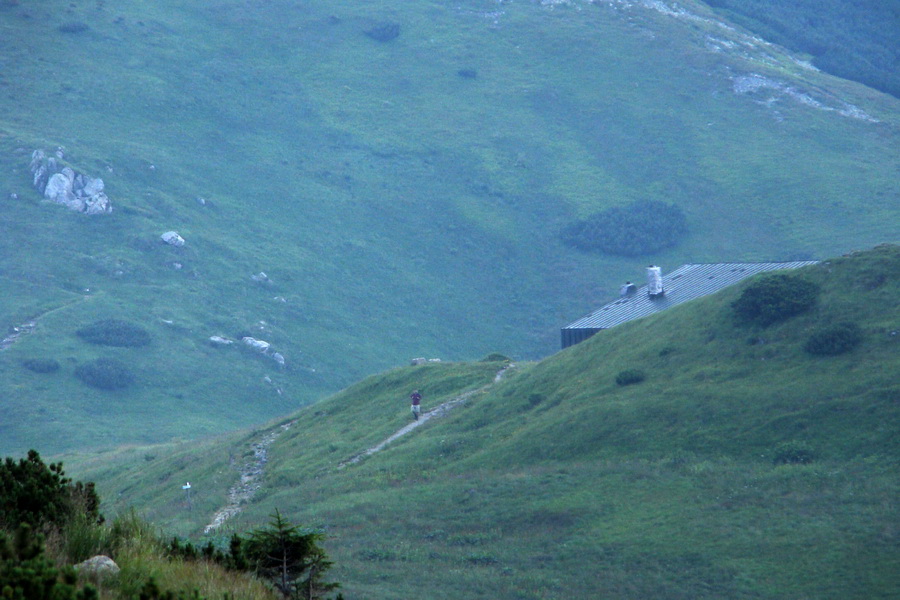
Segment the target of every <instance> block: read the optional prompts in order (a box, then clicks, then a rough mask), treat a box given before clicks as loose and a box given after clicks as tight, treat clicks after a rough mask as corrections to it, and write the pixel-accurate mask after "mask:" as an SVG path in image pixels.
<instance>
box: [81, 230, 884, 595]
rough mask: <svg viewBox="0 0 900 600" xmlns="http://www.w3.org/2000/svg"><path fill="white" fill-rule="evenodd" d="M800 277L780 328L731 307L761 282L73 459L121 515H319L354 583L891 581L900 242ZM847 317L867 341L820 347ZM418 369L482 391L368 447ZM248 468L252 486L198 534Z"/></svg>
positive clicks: (442, 589)
mask: <svg viewBox="0 0 900 600" xmlns="http://www.w3.org/2000/svg"><path fill="white" fill-rule="evenodd" d="M794 274H795V276H796V277H798V278H799V279H800V280H801V281H804V282H808V283H811V284H813V288H811V289H818V290H819V292H818V297H817V300H816V303H815V305H814V307H813V308H812V309H811V310H809V311H808V312H806V313H803V314H799V315H796V316H793V317H790V318H788V319H786V320H784V321H781V322H777V323H774V324H771V325H768V326H765V327H763V326H760V325H752V324H741V323H740V322H738V321H737V320H736V318H735V309H734V308H733V307H732V303H733V302H735V301H736V300H737V299H738V298H741V297H742V296H743V294H744V293H745V291H746V290H748V289H749V288H751V287H752V286H754V285H756V283H757V282H758V281H760V279H759V278H754V279H752V280H749V281H745V282H742V283H741V284H739V285H737V286H734V287H733V288H729V289H726V290H724V291H722V292H720V293H718V294H716V295H714V296H710V297H707V298H703V299H700V300H697V301H693V302H690V303H687V304H683V305H680V306H677V307H674V308H672V309H670V310H667V311H665V312H662V313H659V314H657V315H655V316H652V317H648V318H645V319H642V320H639V321H633V322H630V323H627V324H624V325H621V326H618V327H615V328H613V329H610V330H608V331H602V332H600V333H598V334H597V335H595V336H594V337H592V338H591V339H590V340H588V341H586V342H583V343H581V344H579V345H576V346H574V347H572V348H569V349H567V350H565V351H563V352H560V353H558V354H556V355H554V356H552V357H550V358H547V359H545V360H543V361H541V362H539V363H536V364H529V365H517V366H514V367H512V368H505V369H504V367H505V366H506V363H504V362H479V363H459V364H430V365H422V366H417V367H404V368H399V369H394V370H391V371H388V372H387V373H384V374H381V375H377V376H373V377H369V378H367V379H365V380H364V381H362V382H360V383H358V384H356V385H354V386H351V387H349V388H347V389H346V390H344V391H343V392H341V393H340V394H338V395H336V396H333V397H331V398H329V399H327V400H324V401H322V402H319V403H317V404H316V405H315V406H311V407H307V408H304V409H302V410H300V411H299V412H297V413H294V414H293V415H291V416H289V417H285V418H283V419H282V420H280V421H278V422H273V423H271V424H270V425H269V426H266V427H263V428H260V429H257V430H254V431H252V432H244V433H243V434H235V435H233V436H230V437H225V438H219V439H213V440H208V441H206V442H204V443H196V444H187V443H185V444H181V445H177V446H173V447H168V448H165V447H159V448H150V449H139V448H134V449H130V450H120V451H118V452H115V453H100V454H94V455H80V456H73V457H70V458H69V459H68V460H67V465H68V468H69V470H70V471H72V472H75V473H77V476H78V477H80V478H86V479H95V480H97V481H98V485H99V489H100V490H101V492H102V496H103V497H104V498H105V499H106V504H105V506H106V510H107V511H111V512H115V511H116V510H124V509H125V507H127V506H131V505H134V506H136V507H137V508H138V510H139V511H140V512H141V513H142V514H144V515H146V516H147V517H148V518H150V519H151V520H153V521H154V522H155V523H157V524H158V525H160V526H161V527H163V528H164V529H165V530H167V531H174V532H177V533H179V534H182V535H189V536H192V537H194V538H201V539H210V540H213V541H216V542H217V543H224V542H225V541H226V540H227V534H228V532H230V531H233V530H245V529H246V528H248V527H252V526H255V525H256V524H259V523H262V522H264V521H265V519H266V515H268V514H270V513H271V512H272V511H273V510H274V509H276V508H277V509H278V510H279V511H281V512H282V513H283V514H285V515H287V516H288V517H289V518H291V519H293V520H295V521H298V522H302V523H306V524H309V525H314V526H320V527H323V528H324V529H325V530H326V531H327V532H328V534H329V536H330V538H329V540H328V541H327V542H326V547H327V549H328V551H329V554H330V555H331V556H332V557H333V558H334V559H335V562H336V566H335V578H336V579H337V580H339V581H341V582H342V583H343V584H344V586H345V587H344V592H345V594H346V596H347V597H348V598H351V597H352V598H379V599H390V598H398V599H399V598H410V597H428V598H459V597H467V598H542V599H547V598H603V597H610V598H773V599H774V598H823V599H825V598H835V599H837V598H841V599H845V598H860V599H863V598H865V599H873V598H890V597H892V596H894V595H895V592H896V590H897V589H898V586H900V579H898V577H900V576H898V573H900V568H898V567H900V547H898V544H897V523H898V521H897V507H896V498H897V496H898V492H900V489H898V487H900V486H898V483H900V481H898V477H897V471H896V464H897V460H898V458H900V447H898V439H900V436H898V433H900V432H898V423H900V414H898V406H900V405H898V399H900V380H898V378H897V373H898V372H900V334H898V331H900V321H898V318H900V300H898V298H900V247H898V246H888V245H884V246H879V247H877V248H875V249H873V250H870V251H866V252H860V253H854V254H851V255H847V256H844V257H840V258H834V259H831V260H826V261H824V262H822V263H820V264H818V265H816V266H813V267H808V268H806V269H802V270H800V271H796V272H794ZM762 277H766V276H762ZM838 323H853V324H855V327H858V328H859V331H861V333H862V336H861V340H860V342H859V344H858V345H857V346H855V347H853V348H852V349H849V350H848V351H846V352H844V353H842V354H836V355H819V354H814V353H811V351H810V350H809V349H807V348H812V350H813V351H818V350H821V349H822V348H823V346H821V345H818V346H817V345H815V344H813V345H812V346H810V339H813V338H821V334H822V332H823V331H832V328H833V327H834V326H835V325H836V324H838ZM817 349H818V350H817ZM501 369H503V370H502V375H503V376H502V377H501V378H499V379H497V378H496V374H497V373H498V371H501ZM626 370H630V371H635V370H640V371H642V372H643V373H644V375H645V379H644V380H643V381H641V382H638V383H633V384H630V385H619V384H617V383H616V379H617V376H618V375H620V374H621V373H622V372H623V371H626ZM413 388H419V389H421V390H422V393H423V395H424V397H425V402H424V404H425V409H426V410H429V409H433V408H435V407H437V406H439V405H441V404H443V403H445V402H447V401H450V400H452V399H453V398H457V397H459V396H460V394H463V393H466V394H469V395H468V400H467V401H466V402H465V403H463V404H460V405H458V406H456V407H454V408H453V409H452V410H450V411H449V412H447V413H446V414H445V415H444V416H442V417H435V418H433V419H431V420H430V421H428V422H426V423H424V424H423V425H422V426H420V427H418V428H415V429H413V430H412V431H410V432H409V433H407V434H406V435H404V436H402V437H400V438H398V439H396V441H394V442H393V443H391V444H388V445H386V446H385V447H384V448H383V449H381V450H380V451H378V452H375V453H373V454H371V455H369V456H364V457H362V458H361V459H360V460H358V461H357V462H352V460H351V459H353V457H356V456H360V453H362V452H363V451H365V450H366V449H367V448H372V447H375V446H377V445H378V444H379V442H380V441H383V440H385V439H386V438H388V437H389V436H390V435H391V434H393V433H395V432H397V431H398V430H399V429H400V428H401V427H403V426H405V425H407V423H408V422H409V419H410V417H409V413H408V407H407V400H406V396H407V395H408V393H409V391H410V390H411V389H413ZM254 444H256V449H257V450H258V449H259V448H260V447H264V448H265V450H266V454H265V460H264V461H263V462H262V463H260V462H259V461H258V460H257V461H256V462H254V459H253V456H252V454H253V445H254ZM248 465H250V466H252V465H258V466H260V467H261V473H259V474H258V475H255V476H252V477H250V479H251V480H253V481H255V482H256V483H254V484H253V485H256V484H258V489H255V490H254V492H253V493H252V494H250V495H249V496H248V497H247V498H246V499H245V502H244V503H243V504H241V505H240V508H241V512H239V513H238V514H237V515H236V516H234V517H232V518H230V519H228V520H226V521H224V524H222V525H221V526H220V527H219V528H217V529H213V530H211V531H210V532H209V533H208V534H207V535H206V536H204V535H203V530H204V527H205V526H206V525H207V524H209V523H210V522H211V520H212V518H213V515H214V514H215V513H216V511H217V510H219V509H220V508H221V507H225V506H228V499H227V497H226V495H227V492H228V489H229V488H230V487H231V486H233V485H235V484H236V483H237V482H238V479H239V478H240V475H241V472H242V471H243V472H244V473H247V472H248ZM253 477H257V479H253ZM184 481H191V482H192V485H193V490H194V494H195V495H194V497H193V498H192V501H191V502H192V504H191V506H189V503H188V501H187V499H186V498H185V496H184V492H183V490H182V489H181V485H182V484H183V482H184ZM251 483H252V482H251Z"/></svg>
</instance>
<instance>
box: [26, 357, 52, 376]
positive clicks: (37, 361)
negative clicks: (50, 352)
mask: <svg viewBox="0 0 900 600" xmlns="http://www.w3.org/2000/svg"><path fill="white" fill-rule="evenodd" d="M22 366H23V367H25V368H26V369H28V370H29V371H34V372H35V373H55V372H56V371H59V361H58V360H56V359H54V358H26V359H25V360H23V361H22Z"/></svg>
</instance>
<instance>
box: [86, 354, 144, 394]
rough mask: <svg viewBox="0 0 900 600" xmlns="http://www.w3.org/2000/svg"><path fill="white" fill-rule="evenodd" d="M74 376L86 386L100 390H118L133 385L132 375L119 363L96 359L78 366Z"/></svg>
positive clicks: (109, 359)
mask: <svg viewBox="0 0 900 600" xmlns="http://www.w3.org/2000/svg"><path fill="white" fill-rule="evenodd" d="M75 376H76V377H77V378H78V379H80V380H81V381H82V382H84V383H85V384H86V385H89V386H91V387H94V388H97V389H101V390H120V389H123V388H127V387H128V386H130V385H131V384H132V383H134V375H133V374H132V373H131V371H130V370H129V369H128V367H126V366H125V364H124V363H123V362H121V361H118V360H116V359H114V358H98V359H97V360H92V361H91V362H88V363H84V364H83V365H79V366H78V367H77V368H76V369H75Z"/></svg>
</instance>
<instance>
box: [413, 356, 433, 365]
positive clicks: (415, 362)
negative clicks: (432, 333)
mask: <svg viewBox="0 0 900 600" xmlns="http://www.w3.org/2000/svg"><path fill="white" fill-rule="evenodd" d="M427 362H428V360H427V359H426V358H424V357H422V358H414V359H412V360H411V361H409V364H411V365H412V366H416V365H424V364H425V363H427Z"/></svg>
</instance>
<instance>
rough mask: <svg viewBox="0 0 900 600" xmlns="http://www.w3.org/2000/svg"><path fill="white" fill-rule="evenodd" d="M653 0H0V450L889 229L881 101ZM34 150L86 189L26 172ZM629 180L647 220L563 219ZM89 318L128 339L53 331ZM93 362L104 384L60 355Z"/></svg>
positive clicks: (133, 425) (174, 426)
mask: <svg viewBox="0 0 900 600" xmlns="http://www.w3.org/2000/svg"><path fill="white" fill-rule="evenodd" d="M666 6H667V5H664V4H659V3H657V4H653V3H649V4H644V3H634V4H632V3H627V2H626V3H622V2H610V3H605V2H599V3H587V2H563V3H559V2H542V3H532V2H521V3H502V5H498V4H497V3H496V2H493V1H480V0H473V1H467V2H462V3H460V2H445V1H437V0H431V1H423V2H406V3H400V4H398V3H396V2H383V1H376V2H365V3H355V4H354V3H342V4H340V5H335V3H333V2H321V1H314V2H304V3H299V4H298V3H296V2H288V1H287V0H275V1H272V2H266V3H263V4H260V3H237V2H231V3H224V2H213V3H209V2H204V3H197V2H184V1H179V0H161V1H159V2H153V3H147V2H139V1H137V0H123V1H120V2H115V3H104V2H70V1H68V0H66V1H65V2H64V1H62V0H46V1H44V2H40V3H33V2H31V3H26V2H14V1H6V2H0V192H2V198H3V210H2V211H0V331H10V332H11V334H14V335H16V336H17V337H15V338H14V339H13V340H12V343H10V344H9V347H8V348H6V349H4V350H2V351H0V395H2V397H3V398H4V402H3V405H2V407H0V450H4V451H6V452H10V453H13V452H15V453H21V452H24V451H25V450H26V449H27V448H29V447H30V446H32V445H35V443H36V442H38V441H39V442H41V445H42V446H43V447H44V452H60V451H64V450H68V449H75V448H86V447H91V448H109V447H114V446H116V445H119V444H129V443H137V444H145V443H155V442H168V441H172V440H178V439H193V438H198V437H203V436H207V435H211V434H219V433H222V432H223V431H226V430H229V429H234V428H239V427H245V426H246V425H247V424H248V423H258V422H262V421H265V420H267V419H271V418H274V417H276V416H277V415H281V414H285V413H286V412H288V411H290V410H294V409H295V408H297V407H299V406H301V405H304V404H307V403H308V402H310V401H313V400H315V399H318V398H321V397H324V396H326V395H328V394H330V393H334V392H335V391H337V390H339V389H341V388H343V387H346V386H347V385H349V384H351V383H353V382H355V381H358V380H360V379H362V378H363V377H365V376H367V375H370V374H372V373H376V372H379V371H384V370H386V369H389V368H392V367H396V366H397V365H403V364H408V362H409V360H410V359H411V358H413V357H419V356H424V357H428V358H431V357H439V358H442V359H444V360H451V361H464V360H475V359H478V358H479V357H481V356H484V355H486V354H488V353H489V352H493V351H500V352H504V353H506V354H509V355H510V356H512V357H513V358H515V359H516V360H535V359H538V358H541V357H544V356H547V355H548V354H550V353H551V352H553V351H555V350H556V349H557V348H558V330H559V327H560V326H561V325H563V324H565V323H566V322H568V321H570V320H572V319H574V318H577V317H579V316H580V315H582V314H583V313H584V312H585V311H586V310H588V309H589V308H590V307H592V306H594V305H595V304H596V303H597V302H598V301H601V300H603V299H605V298H608V297H610V296H611V295H612V294H614V293H615V290H616V289H617V288H618V285H619V284H620V283H621V282H622V281H624V280H626V279H634V278H635V275H636V273H639V272H640V270H639V269H640V267H638V265H643V264H646V263H647V262H654V263H656V264H660V265H662V266H663V268H664V269H670V268H673V267H676V266H678V265H679V264H681V263H684V262H703V261H719V260H729V261H734V260H789V259H793V258H807V257H821V256H830V255H834V254H840V253H843V252H846V251H849V250H852V249H855V248H865V247H871V246H872V245H874V244H876V243H879V242H883V241H893V240H896V239H897V236H898V228H897V223H898V221H900V201H898V198H900V195H898V179H897V164H898V158H900V155H898V148H900V144H898V143H897V142H898V139H900V138H898V124H900V104H898V102H900V101H898V100H897V99H895V98H892V97H889V96H886V95H884V94H880V93H877V92H874V91H873V90H871V89H868V88H865V87H863V86H861V85H859V84H855V83H851V82H847V81H843V80H840V79H837V78H834V77H831V76H828V75H825V74H822V73H818V72H815V71H812V70H810V69H808V68H806V67H804V66H803V64H802V61H797V60H795V58H796V57H793V56H790V55H787V54H785V53H784V52H783V51H782V50H780V49H778V48H777V47H774V46H769V45H766V44H762V43H759V42H757V41H754V40H753V39H752V38H749V37H747V36H745V35H744V34H742V33H740V32H738V31H737V30H734V29H730V28H728V27H727V23H723V22H719V21H717V20H716V19H717V17H715V16H714V14H713V13H712V12H711V10H710V9H708V8H706V7H705V6H704V5H702V4H700V3H697V2H683V3H680V5H679V6H680V8H679V9H678V10H674V9H670V10H667V9H665V7H666ZM379 32H380V33H379ZM394 34H396V37H393V38H392V39H389V38H391V36H392V35H394ZM60 147H62V150H61V154H62V158H61V159H59V162H60V165H65V164H68V165H71V167H72V168H73V169H75V170H76V171H78V172H80V173H84V174H86V175H88V176H89V177H92V178H93V177H102V178H103V179H104V182H105V193H107V194H108V196H109V198H110V200H111V202H112V204H113V207H114V211H113V212H112V213H111V214H108V215H96V216H90V217H89V216H86V215H81V214H76V213H73V212H71V211H69V210H67V209H65V208H63V207H61V206H56V205H53V204H52V203H49V202H47V201H43V200H41V196H40V194H39V193H38V192H37V191H36V190H34V189H32V179H33V178H32V175H31V173H30V172H29V163H30V161H31V155H32V151H33V150H35V149H43V150H44V151H46V152H47V153H48V154H49V155H50V156H51V157H52V156H54V154H55V152H56V150H57V149H58V148H60ZM201 200H202V202H201ZM640 201H656V202H662V203H664V204H666V205H670V206H673V207H675V208H677V209H678V211H680V212H679V213H678V214H683V216H684V222H685V227H684V231H685V232H686V233H685V234H684V235H683V236H682V237H680V238H679V239H678V240H676V245H675V246H672V247H669V248H666V249H664V250H660V251H656V252H654V253H652V254H648V255H644V256H638V257H622V256H617V255H615V254H603V253H591V252H583V251H581V250H579V249H577V248H575V247H573V246H571V245H568V244H566V243H564V241H563V239H562V237H561V233H562V232H564V231H567V230H568V228H569V227H570V226H572V225H573V224H576V223H578V222H580V220H582V219H588V218H590V217H592V216H594V215H595V214H597V213H600V212H602V211H605V210H608V209H620V208H622V207H628V206H631V205H632V203H634V202H640ZM654 206H658V204H657V205H654ZM680 230H681V228H679V231H680ZM168 231H177V232H178V233H179V234H180V235H181V236H182V237H183V238H184V239H185V240H186V245H185V246H184V247H182V248H175V247H172V246H167V245H165V244H164V243H162V242H161V241H160V236H161V234H163V233H164V232H168ZM260 273H264V274H265V275H266V277H265V278H263V277H261V276H260ZM254 276H255V277H256V278H257V279H259V281H255V280H253V279H252V277H254ZM108 319H115V320H119V321H124V322H126V323H128V324H129V326H134V327H139V328H141V329H143V330H144V331H145V332H146V335H147V336H149V339H150V343H149V344H147V345H143V346H133V347H118V346H105V345H96V344H91V343H89V342H87V341H85V339H83V338H82V337H79V336H78V335H76V332H77V331H78V330H79V329H82V328H84V327H89V326H92V325H94V324H96V323H97V322H102V321H105V320H108ZM7 328H19V329H20V330H21V331H20V332H18V333H17V332H15V331H13V330H12V329H7ZM211 336H224V337H227V338H230V339H231V340H234V341H236V342H237V343H236V344H235V345H233V346H230V347H216V346H214V345H212V344H211V343H210V342H209V341H208V339H209V338H210V337H211ZM243 337H253V338H256V339H260V340H264V341H266V342H268V343H270V344H271V345H272V346H271V348H272V351H271V352H270V355H269V356H264V355H260V354H256V353H254V352H253V351H252V350H250V349H249V348H247V347H243V346H241V344H240V339H241V338H243ZM2 345H4V346H6V344H2ZM276 351H277V352H278V353H279V354H280V355H281V356H282V357H283V358H284V359H285V365H284V368H281V367H279V365H278V363H277V362H275V361H274V360H273V359H272V354H273V353H274V352H276ZM96 360H101V363H95V362H94V361H96ZM110 360H113V361H118V362H116V363H109V362H102V361H110ZM29 361H31V362H29ZM34 361H38V362H34ZM41 361H44V362H41ZM54 361H55V362H54ZM26 364H32V365H35V364H37V365H40V364H45V365H53V364H58V365H59V366H58V368H56V370H54V371H53V372H35V371H34V370H29V369H28V368H26V367H24V366H23V365H26ZM109 364H112V365H118V366H117V367H116V368H115V369H112V371H113V372H112V374H110V375H109V377H108V378H107V381H109V382H118V383H115V384H111V385H119V384H122V386H121V387H120V388H119V389H114V390H108V389H100V390H98V389H96V388H94V387H89V386H87V385H85V383H83V380H84V377H82V378H81V379H79V377H78V374H81V375H84V373H85V369H88V370H91V369H94V370H95V371H96V370H97V369H100V370H103V369H106V367H104V365H109ZM109 370H110V369H107V371H109ZM128 382H131V383H130V384H129V385H125V384H126V383H128Z"/></svg>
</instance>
